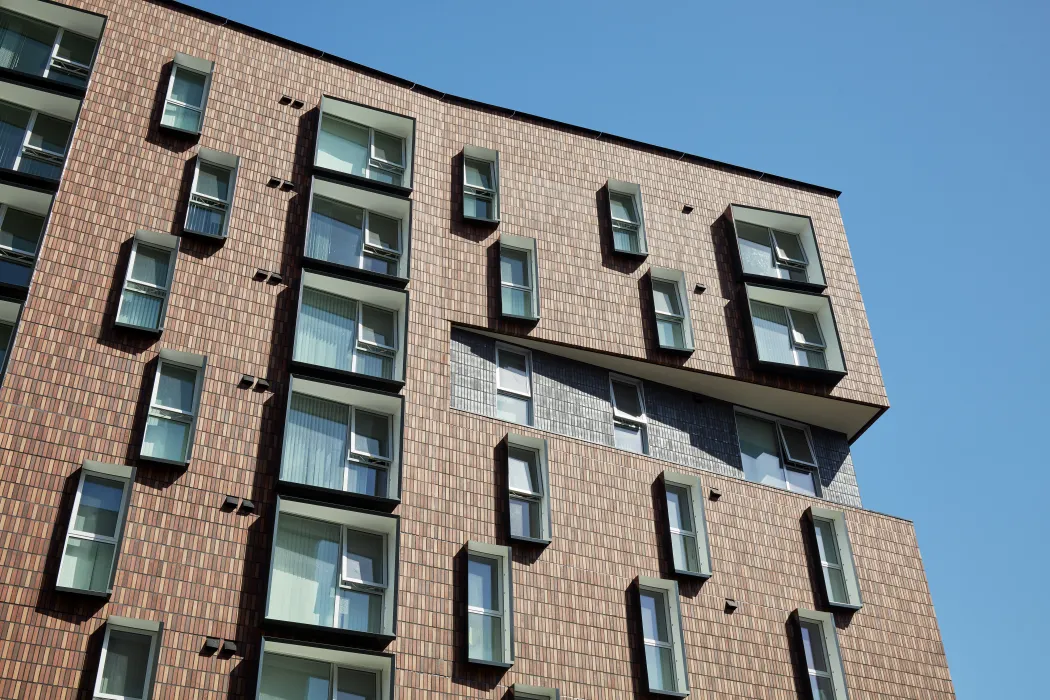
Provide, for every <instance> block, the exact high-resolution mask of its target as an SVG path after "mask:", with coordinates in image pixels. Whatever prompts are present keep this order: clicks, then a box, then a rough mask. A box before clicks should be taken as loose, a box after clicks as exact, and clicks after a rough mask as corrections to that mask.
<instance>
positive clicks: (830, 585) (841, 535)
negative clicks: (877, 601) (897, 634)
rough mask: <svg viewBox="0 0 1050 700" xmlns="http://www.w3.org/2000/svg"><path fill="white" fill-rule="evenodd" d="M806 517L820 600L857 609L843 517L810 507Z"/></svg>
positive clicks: (854, 574)
mask: <svg viewBox="0 0 1050 700" xmlns="http://www.w3.org/2000/svg"><path fill="white" fill-rule="evenodd" d="M807 515H808V518H809V521H810V523H811V525H812V527H813V530H812V532H813V541H814V545H815V547H814V551H815V552H816V554H817V556H818V557H819V558H820V570H821V576H822V578H823V581H824V599H825V600H826V601H827V603H828V605H830V606H832V607H837V608H845V609H847V610H859V609H860V607H861V606H862V605H863V601H862V600H861V595H860V582H859V580H858V578H857V567H856V564H855V563H854V561H853V547H852V545H851V544H850V540H849V532H848V530H847V529H846V514H845V513H844V512H842V511H841V510H828V509H826V508H810V509H809V510H808V511H807Z"/></svg>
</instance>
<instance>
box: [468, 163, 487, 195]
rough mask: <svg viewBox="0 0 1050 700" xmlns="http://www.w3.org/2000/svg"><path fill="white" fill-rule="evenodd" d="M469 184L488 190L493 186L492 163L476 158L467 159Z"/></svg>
mask: <svg viewBox="0 0 1050 700" xmlns="http://www.w3.org/2000/svg"><path fill="white" fill-rule="evenodd" d="M466 173H467V184H468V185H471V186H473V187H481V188H484V189H486V190H491V189H493V187H492V164H491V163H488V162H486V161H483V160H475V159H474V158H467V159H466Z"/></svg>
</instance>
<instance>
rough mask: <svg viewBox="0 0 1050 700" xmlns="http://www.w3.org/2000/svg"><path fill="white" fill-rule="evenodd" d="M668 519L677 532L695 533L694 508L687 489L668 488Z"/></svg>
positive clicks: (678, 487)
mask: <svg viewBox="0 0 1050 700" xmlns="http://www.w3.org/2000/svg"><path fill="white" fill-rule="evenodd" d="M667 518H668V520H669V521H670V523H671V527H672V528H674V529H675V530H685V531H687V532H693V506H692V503H691V502H690V499H689V492H688V491H687V490H686V489H684V488H682V487H680V486H668V487H667Z"/></svg>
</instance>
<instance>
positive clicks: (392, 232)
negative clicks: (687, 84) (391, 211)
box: [367, 212, 401, 250]
mask: <svg viewBox="0 0 1050 700" xmlns="http://www.w3.org/2000/svg"><path fill="white" fill-rule="evenodd" d="M400 230H401V222H400V221H398V220H397V219H392V218H390V217H389V216H383V215H381V214H376V213H375V212H369V213H368V235H367V242H368V245H371V246H375V247H377V248H382V249H383V250H400V249H401V245H400V243H399V242H398V240H399V235H398V232H399V231H400Z"/></svg>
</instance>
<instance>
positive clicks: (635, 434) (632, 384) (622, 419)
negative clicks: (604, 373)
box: [609, 374, 649, 454]
mask: <svg viewBox="0 0 1050 700" xmlns="http://www.w3.org/2000/svg"><path fill="white" fill-rule="evenodd" d="M609 390H610V394H611V396H612V408H613V444H615V445H616V447H618V448H620V449H621V450H629V451H630V452H637V453H639V454H647V453H648V451H649V440H648V436H647V435H646V424H647V423H648V419H647V418H646V415H645V396H644V395H643V393H642V383H641V382H640V381H638V380H637V379H632V378H630V377H624V376H621V375H618V374H610V375H609Z"/></svg>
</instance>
